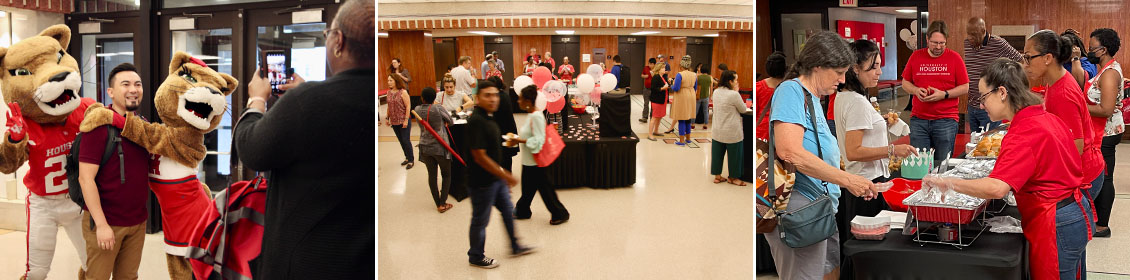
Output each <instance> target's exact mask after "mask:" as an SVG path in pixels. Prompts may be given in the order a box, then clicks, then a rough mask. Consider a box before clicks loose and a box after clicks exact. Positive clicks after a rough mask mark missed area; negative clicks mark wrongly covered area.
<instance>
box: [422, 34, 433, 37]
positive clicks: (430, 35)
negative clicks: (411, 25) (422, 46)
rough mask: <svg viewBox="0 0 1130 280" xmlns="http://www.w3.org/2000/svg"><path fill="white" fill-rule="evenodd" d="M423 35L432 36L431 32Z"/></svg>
mask: <svg viewBox="0 0 1130 280" xmlns="http://www.w3.org/2000/svg"><path fill="white" fill-rule="evenodd" d="M424 36H428V37H432V33H424Z"/></svg>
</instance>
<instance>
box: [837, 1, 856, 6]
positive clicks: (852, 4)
mask: <svg viewBox="0 0 1130 280" xmlns="http://www.w3.org/2000/svg"><path fill="white" fill-rule="evenodd" d="M840 7H859V0H840Z"/></svg>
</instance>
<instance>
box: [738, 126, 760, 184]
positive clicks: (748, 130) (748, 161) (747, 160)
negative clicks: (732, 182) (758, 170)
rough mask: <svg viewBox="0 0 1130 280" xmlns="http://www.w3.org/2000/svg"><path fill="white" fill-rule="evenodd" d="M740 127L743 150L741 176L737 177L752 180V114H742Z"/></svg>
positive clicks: (747, 180)
mask: <svg viewBox="0 0 1130 280" xmlns="http://www.w3.org/2000/svg"><path fill="white" fill-rule="evenodd" d="M742 127H743V128H744V130H745V131H743V132H745V138H742V139H745V144H746V145H745V150H744V152H743V155H742V162H743V164H742V166H743V167H744V168H742V176H741V177H738V178H740V179H742V181H746V182H753V150H754V148H753V141H754V139H756V138H753V130H754V129H756V128H755V127H753V115H742Z"/></svg>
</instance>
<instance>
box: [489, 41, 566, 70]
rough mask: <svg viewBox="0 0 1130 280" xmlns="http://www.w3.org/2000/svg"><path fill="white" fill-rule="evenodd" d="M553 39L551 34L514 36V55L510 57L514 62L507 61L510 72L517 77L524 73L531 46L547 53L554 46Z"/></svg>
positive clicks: (542, 52)
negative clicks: (524, 63)
mask: <svg viewBox="0 0 1130 280" xmlns="http://www.w3.org/2000/svg"><path fill="white" fill-rule="evenodd" d="M551 39H552V38H551V36H550V35H524V36H514V44H513V46H514V57H512V58H510V61H513V62H514V63H509V61H508V62H507V65H506V66H507V67H510V69H508V70H510V71H508V72H510V74H511V75H514V77H515V78H517V77H518V76H519V75H522V70H524V69H522V68H523V65H522V63H523V62H525V59H526V54H529V53H530V48H535V49H537V53H538V54H545V52H547V51H550V49H551V47H552V45H551V43H550V41H551ZM480 61H481V60H480Z"/></svg>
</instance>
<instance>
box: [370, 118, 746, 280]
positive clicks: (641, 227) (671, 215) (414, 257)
mask: <svg viewBox="0 0 1130 280" xmlns="http://www.w3.org/2000/svg"><path fill="white" fill-rule="evenodd" d="M636 102H639V99H638V97H637V99H636ZM633 108H634V111H635V112H634V113H633V114H632V123H633V128H634V130H636V131H637V133H642V131H644V129H645V128H644V127H643V126H641V125H640V124H639V123H638V122H637V121H636V119H637V118H638V116H639V114H640V113H639V108H640V107H639V104H634V106H633ZM517 121H518V123H519V124H522V123H524V122H525V116H523V115H518V116H517ZM413 132H414V133H418V131H417V129H415V128H414V129H413ZM379 134H380V135H381V136H391V135H392V131H391V129H388V128H387V127H381V128H380V132H379ZM661 143H662V142H652V141H647V140H646V139H644V140H643V141H641V142H640V143H639V146H638V147H637V149H638V154H637V182H636V184H635V186H633V187H630V188H618V189H611V190H602V189H590V188H573V189H564V190H559V191H558V195H559V196H560V199H561V201H562V203H563V204H565V206H566V207H567V208H568V209H569V212H570V214H571V219H570V221H569V222H568V223H565V224H563V225H558V226H550V225H549V223H548V222H549V214H548V212H547V211H546V210H545V206H544V204H543V203H542V202H541V200H540V197H538V198H535V199H534V202H533V205H532V206H531V209H532V210H533V213H534V214H533V218H532V219H530V220H524V221H517V222H516V227H517V231H518V235H519V237H521V238H522V241H523V242H529V243H530V244H533V245H536V246H538V247H539V248H538V249H539V250H540V251H539V252H537V253H535V254H533V255H529V256H524V257H521V258H509V257H507V256H506V255H507V253H508V252H509V248H507V247H508V245H507V241H506V240H507V238H506V233H505V229H504V227H503V225H502V220H501V217H500V215H499V214H497V211H495V212H494V213H495V214H494V215H493V216H492V218H491V222H490V225H489V226H488V227H487V243H486V254H487V256H489V257H492V258H495V259H497V260H498V261H500V263H501V266H500V267H498V268H496V269H493V270H483V269H479V268H474V267H470V266H468V264H467V250H468V248H469V244H468V237H467V235H468V227H469V225H470V218H471V217H470V216H471V204H470V200H464V201H462V202H456V201H455V200H454V199H449V201H448V202H449V203H452V204H454V205H455V208H453V209H452V210H451V211H448V212H447V213H444V214H439V213H438V212H436V211H435V207H434V204H433V202H432V199H431V193H430V191H429V190H428V187H427V183H426V181H425V177H426V176H427V175H426V174H427V173H426V171H425V169H424V166H423V165H422V164H419V163H417V165H416V167H415V168H413V169H411V170H405V169H404V168H403V167H401V166H400V165H399V163H400V162H401V161H403V160H404V157H403V154H402V153H401V151H400V148H399V145H398V144H397V143H396V142H395V140H393V141H389V142H383V141H382V142H380V143H379V145H378V153H379V157H378V169H379V170H378V176H379V177H380V182H379V183H378V200H379V202H378V230H377V234H378V235H377V237H378V240H379V241H378V244H377V246H378V252H379V253H378V271H379V277H380V278H382V279H385V278H388V279H407V278H417V279H435V278H441V277H446V276H450V275H460V277H469V278H474V279H648V278H651V279H750V278H753V254H752V253H753V251H752V247H753V242H752V236H753V229H752V227H751V221H752V220H753V216H752V209H753V200H752V196H751V189H750V187H748V186H747V187H737V186H733V185H728V184H719V185H715V184H711V183H710V180H711V178H712V177H711V175H709V169H708V167H709V166H708V161H707V160H708V158H709V146H707V147H706V148H700V149H691V148H680V147H676V146H675V145H669V144H661ZM515 167H518V166H517V163H516V166H515ZM519 169H520V168H516V169H515V171H518V170H519ZM517 173H518V174H517V175H518V176H521V172H517ZM520 195H521V188H520V185H519V186H517V187H515V188H514V191H513V200H514V201H517V199H518V197H519V196H520ZM421 268H427V269H421Z"/></svg>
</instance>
